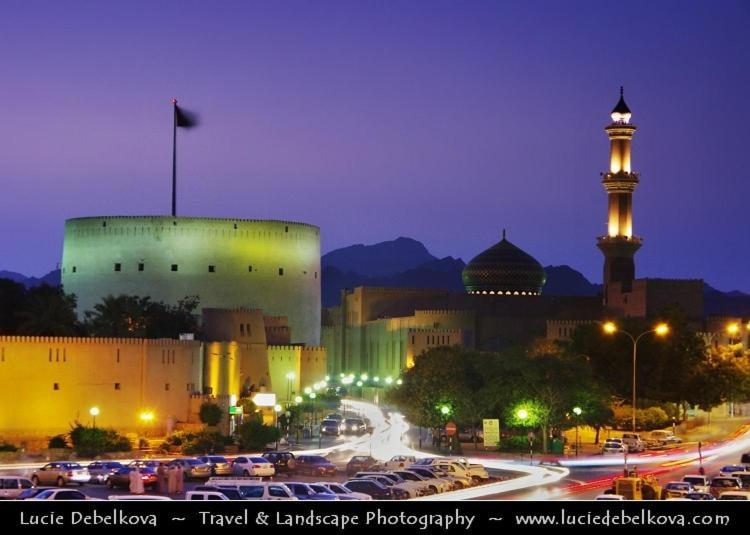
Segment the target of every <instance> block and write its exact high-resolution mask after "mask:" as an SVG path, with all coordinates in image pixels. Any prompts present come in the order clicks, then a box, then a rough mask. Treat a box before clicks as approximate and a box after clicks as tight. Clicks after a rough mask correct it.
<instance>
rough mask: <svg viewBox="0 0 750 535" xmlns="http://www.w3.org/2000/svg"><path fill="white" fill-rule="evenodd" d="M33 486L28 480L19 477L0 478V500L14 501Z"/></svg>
mask: <svg viewBox="0 0 750 535" xmlns="http://www.w3.org/2000/svg"><path fill="white" fill-rule="evenodd" d="M33 486H34V485H33V483H32V482H31V480H30V479H27V478H25V477H21V476H0V499H1V500H15V499H16V498H18V496H19V495H20V494H21V493H22V492H23V491H25V490H26V489H30V488H32V487H33Z"/></svg>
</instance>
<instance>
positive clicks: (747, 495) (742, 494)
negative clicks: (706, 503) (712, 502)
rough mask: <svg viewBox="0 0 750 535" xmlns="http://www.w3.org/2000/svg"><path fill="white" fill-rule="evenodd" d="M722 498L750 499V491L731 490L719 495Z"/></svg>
mask: <svg viewBox="0 0 750 535" xmlns="http://www.w3.org/2000/svg"><path fill="white" fill-rule="evenodd" d="M719 499H720V500H743V501H750V492H747V491H745V490H730V491H727V492H723V493H722V494H721V496H719Z"/></svg>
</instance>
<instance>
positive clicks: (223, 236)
mask: <svg viewBox="0 0 750 535" xmlns="http://www.w3.org/2000/svg"><path fill="white" fill-rule="evenodd" d="M61 272H62V274H61V276H62V284H63V287H64V288H65V291H66V292H69V293H74V294H76V295H77V297H78V312H79V314H82V313H83V312H84V311H86V310H89V309H91V308H93V306H94V305H95V304H96V303H97V302H99V301H100V300H101V299H102V298H103V297H105V296H107V295H118V294H131V295H140V296H150V297H151V298H152V299H153V300H157V301H164V302H166V303H175V302H177V301H178V300H179V299H182V298H184V297H185V296H188V295H197V296H198V297H199V298H200V306H201V308H239V307H246V308H257V309H262V310H263V311H264V313H266V314H268V315H270V316H285V317H287V318H288V320H289V327H290V330H291V333H292V335H293V339H292V342H295V343H297V342H299V343H305V344H307V345H318V344H319V343H320V229H319V228H318V227H316V226H314V225H308V224H305V223H294V222H290V221H272V220H251V219H218V218H199V217H176V218H173V217H166V216H152V217H149V216H143V217H141V216H132V217H87V218H78V219H69V220H67V221H66V222H65V240H64V244H63V257H62V265H61Z"/></svg>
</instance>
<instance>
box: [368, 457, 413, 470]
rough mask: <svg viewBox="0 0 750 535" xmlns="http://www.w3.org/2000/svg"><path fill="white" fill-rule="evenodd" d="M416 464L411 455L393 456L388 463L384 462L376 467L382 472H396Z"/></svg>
mask: <svg viewBox="0 0 750 535" xmlns="http://www.w3.org/2000/svg"><path fill="white" fill-rule="evenodd" d="M415 462H417V458H416V457H414V456H413V455H395V456H393V457H391V459H390V460H389V461H385V462H384V463H382V464H379V465H378V468H381V467H382V468H383V470H396V469H399V468H406V467H407V466H411V465H412V464H414V463H415Z"/></svg>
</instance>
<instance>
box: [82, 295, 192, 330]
mask: <svg viewBox="0 0 750 535" xmlns="http://www.w3.org/2000/svg"><path fill="white" fill-rule="evenodd" d="M197 307H198V298H197V297H185V298H184V299H181V300H179V301H178V302H177V304H176V305H167V304H164V303H162V302H153V301H151V299H150V298H149V297H139V296H137V295H118V296H112V295H109V296H107V297H105V298H103V299H102V300H101V301H100V302H99V303H97V304H96V305H94V309H93V310H87V311H86V313H85V316H86V325H87V327H88V330H89V332H90V333H91V334H92V335H93V336H103V337H116V338H178V337H179V335H180V334H182V333H188V332H196V331H197V330H198V320H197V317H196V315H195V310H196V308H197Z"/></svg>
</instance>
